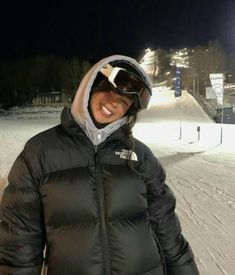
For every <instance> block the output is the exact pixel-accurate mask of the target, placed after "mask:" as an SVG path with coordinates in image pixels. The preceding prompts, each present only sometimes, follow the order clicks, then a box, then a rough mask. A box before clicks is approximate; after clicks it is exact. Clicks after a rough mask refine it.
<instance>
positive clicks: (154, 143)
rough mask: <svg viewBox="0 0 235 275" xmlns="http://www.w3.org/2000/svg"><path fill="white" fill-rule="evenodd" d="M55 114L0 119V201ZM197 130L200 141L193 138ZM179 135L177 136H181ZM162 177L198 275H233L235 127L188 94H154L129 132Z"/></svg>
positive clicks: (32, 113)
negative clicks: (22, 157)
mask: <svg viewBox="0 0 235 275" xmlns="http://www.w3.org/2000/svg"><path fill="white" fill-rule="evenodd" d="M59 113H60V110H59V111H58V110H57V111H56V112H55V111H54V112H53V111H52V110H51V109H50V110H49V111H48V113H47V112H45V111H44V112H42V110H39V111H38V109H37V108H33V110H32V111H30V109H29V110H28V111H25V110H17V111H15V112H14V111H13V112H12V114H10V115H9V116H8V117H5V118H0V197H1V192H2V189H3V188H4V185H5V184H6V177H7V174H8V172H9V169H10V167H11V165H12V163H13V161H14V159H15V158H16V156H17V155H18V154H19V152H20V151H21V150H22V148H23V146H24V144H25V142H26V140H27V139H29V138H30V137H31V136H33V135H34V134H36V133H38V132H40V131H42V130H44V129H47V128H49V127H52V126H54V125H56V124H57V123H59ZM198 127H200V135H198V131H197V129H198ZM180 129H181V136H180ZM134 134H135V136H136V137H137V138H139V139H141V140H142V141H143V142H146V143H147V144H148V145H149V146H150V147H151V149H152V150H153V151H154V153H155V154H156V156H157V157H158V158H159V159H160V161H161V163H162V164H163V166H164V167H165V169H166V172H167V184H168V185H169V186H170V187H171V188H172V190H173V192H174V193H175V196H176V198H177V205H176V211H177V214H178V215H179V217H180V221H181V224H182V228H183V233H184V235H185V237H186V238H187V239H188V241H189V242H190V244H191V246H192V248H193V251H194V254H195V258H196V262H197V263H198V266H199V270H200V274H201V275H233V274H234V267H235V238H234V232H235V182H234V179H235V169H234V168H235V142H234V140H235V125H224V126H223V143H222V144H220V134H221V125H218V124H215V123H213V122H212V121H211V119H210V118H209V117H208V116H207V115H206V114H205V113H204V112H203V110H202V108H201V107H200V106H199V105H198V104H197V102H196V101H195V100H194V99H193V98H192V97H191V96H190V95H189V94H188V93H187V92H185V91H184V92H183V94H182V97H179V98H174V92H173V91H169V90H167V89H164V88H158V89H154V91H153V96H152V99H151V103H150V108H149V110H146V111H143V112H142V113H141V114H140V117H139V122H138V123H137V125H136V126H135V128H134Z"/></svg>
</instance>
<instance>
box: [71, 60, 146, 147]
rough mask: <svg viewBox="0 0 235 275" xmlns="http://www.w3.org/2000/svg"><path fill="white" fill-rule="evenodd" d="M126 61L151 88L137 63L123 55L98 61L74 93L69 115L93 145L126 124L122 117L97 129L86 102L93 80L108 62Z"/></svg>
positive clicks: (124, 118)
mask: <svg viewBox="0 0 235 275" xmlns="http://www.w3.org/2000/svg"><path fill="white" fill-rule="evenodd" d="M122 60H124V61H128V62H130V63H132V64H133V65H134V66H135V67H136V68H137V69H138V70H139V71H141V72H142V73H143V75H145V76H146V79H147V81H149V85H150V86H151V81H150V79H149V77H148V76H147V74H146V73H145V72H144V70H143V69H142V67H141V66H140V65H139V63H138V62H137V61H136V60H135V59H133V58H130V57H127V56H123V55H112V56H109V57H107V58H104V59H102V60H100V61H99V62H98V63H96V64H95V65H94V66H93V67H92V68H91V69H90V70H89V71H88V72H87V73H86V75H85V76H84V77H83V79H82V81H81V83H80V85H79V87H78V90H77V92H76V95H75V98H74V101H73V104H72V107H71V113H72V116H73V118H74V119H75V121H76V122H77V123H78V124H79V125H80V126H81V128H82V129H83V130H84V131H85V133H86V135H87V136H88V137H89V138H90V140H91V142H92V143H93V144H94V145H98V144H100V143H101V142H103V141H104V140H105V139H106V138H107V137H108V136H110V135H111V134H112V133H113V132H114V131H116V130H117V129H119V128H120V127H121V126H122V125H124V124H125V123H126V122H127V118H126V117H123V118H121V119H119V120H117V121H114V122H112V123H110V124H108V125H107V126H105V127H104V128H102V129H98V128H97V127H96V126H95V124H94V123H93V121H92V118H91V117H90V114H89V111H88V102H89V97H90V92H91V87H92V85H93V83H94V80H95V78H96V76H97V74H98V72H99V71H100V70H101V69H102V68H103V67H104V65H107V64H108V63H110V62H113V61H122Z"/></svg>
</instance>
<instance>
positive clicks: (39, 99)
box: [32, 92, 72, 106]
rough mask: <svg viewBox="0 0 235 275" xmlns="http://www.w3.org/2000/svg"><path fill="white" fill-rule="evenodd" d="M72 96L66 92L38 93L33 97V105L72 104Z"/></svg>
mask: <svg viewBox="0 0 235 275" xmlns="http://www.w3.org/2000/svg"><path fill="white" fill-rule="evenodd" d="M71 102H72V97H71V95H68V94H67V93H65V92H50V93H38V94H37V96H36V97H35V98H34V99H33V101H32V105H33V106H48V105H49V106H51V105H53V106H60V105H64V104H71Z"/></svg>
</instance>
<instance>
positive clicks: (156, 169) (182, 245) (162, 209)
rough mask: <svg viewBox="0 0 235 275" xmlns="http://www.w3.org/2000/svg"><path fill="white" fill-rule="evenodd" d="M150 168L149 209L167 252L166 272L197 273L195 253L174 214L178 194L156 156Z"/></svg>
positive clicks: (148, 182) (178, 274) (164, 250)
mask: <svg viewBox="0 0 235 275" xmlns="http://www.w3.org/2000/svg"><path fill="white" fill-rule="evenodd" d="M149 167H151V168H150V169H149V170H148V178H147V199H148V212H149V218H150V222H151V225H152V228H153V230H154V232H155V235H156V237H157V239H158V242H159V245H160V249H162V252H163V255H164V260H165V264H166V270H167V275H198V274H199V271H198V269H197V266H196V263H195V261H194V255H193V252H192V250H191V248H190V245H189V243H188V242H187V240H186V239H185V238H184V237H183V235H182V233H181V226H180V222H179V219H178V217H177V215H176V213H175V205H176V200H175V197H174V195H173V193H172V191H171V189H170V188H169V187H168V186H167V185H166V184H165V178H166V175H165V171H164V169H163V168H162V166H161V164H160V163H159V161H158V160H157V159H156V158H155V157H154V161H151V164H149Z"/></svg>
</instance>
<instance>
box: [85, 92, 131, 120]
mask: <svg viewBox="0 0 235 275" xmlns="http://www.w3.org/2000/svg"><path fill="white" fill-rule="evenodd" d="M132 103H133V100H132V99H131V98H129V97H127V96H124V95H120V94H118V93H115V92H113V91H99V92H95V93H94V94H93V95H92V96H91V100H90V108H91V111H92V114H93V117H94V118H95V120H96V121H97V122H98V123H111V122H113V121H115V120H118V119H120V118H122V117H123V116H124V115H125V113H126V112H127V111H128V109H129V108H130V106H131V105H132Z"/></svg>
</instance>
